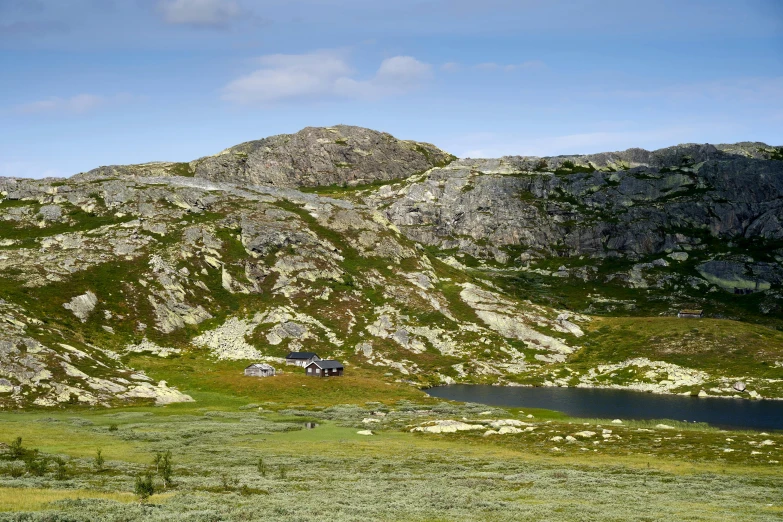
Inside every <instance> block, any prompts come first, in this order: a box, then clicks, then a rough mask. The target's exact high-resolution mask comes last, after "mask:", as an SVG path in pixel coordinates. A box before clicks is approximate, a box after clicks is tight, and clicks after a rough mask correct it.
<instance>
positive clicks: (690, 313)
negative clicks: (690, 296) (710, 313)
mask: <svg viewBox="0 0 783 522" xmlns="http://www.w3.org/2000/svg"><path fill="white" fill-rule="evenodd" d="M677 317H680V318H683V317H686V318H692V319H700V318H702V317H704V311H703V310H696V309H684V310H680V311H679V313H678V314H677Z"/></svg>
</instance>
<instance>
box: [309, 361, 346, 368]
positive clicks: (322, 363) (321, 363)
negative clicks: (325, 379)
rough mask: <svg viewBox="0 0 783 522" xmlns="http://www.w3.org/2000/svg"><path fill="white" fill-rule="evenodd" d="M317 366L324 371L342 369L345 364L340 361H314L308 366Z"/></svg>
mask: <svg viewBox="0 0 783 522" xmlns="http://www.w3.org/2000/svg"><path fill="white" fill-rule="evenodd" d="M313 364H315V365H316V366H318V367H319V368H321V369H322V370H332V369H335V370H337V369H340V368H343V363H341V362H340V361H313V362H311V363H310V364H308V366H310V365H313Z"/></svg>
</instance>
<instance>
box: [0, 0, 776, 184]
mask: <svg viewBox="0 0 783 522" xmlns="http://www.w3.org/2000/svg"><path fill="white" fill-rule="evenodd" d="M0 67H1V69H0V70H2V81H0V176H25V177H42V176H69V175H72V174H75V173H77V172H81V171H86V170H89V169H91V168H94V167H96V166H99V165H108V164H123V163H139V162H144V161H155V160H172V161H187V160H191V159H194V158H197V157H200V156H204V155H208V154H213V153H216V152H218V151H220V150H222V149H224V148H226V147H229V146H231V145H235V144H237V143H240V142H243V141H248V140H252V139H258V138H262V137H265V136H269V135H273V134H280V133H288V132H296V131H297V130H299V129H301V128H303V127H306V126H324V125H334V124H338V123H345V124H352V125H361V126H366V127H371V128H374V129H378V130H383V131H387V132H390V133H392V134H394V135H395V136H398V137H400V138H405V139H417V140H423V141H429V142H432V143H434V144H436V145H438V146H440V147H442V148H444V149H446V150H448V151H449V152H452V153H454V154H456V155H459V156H471V157H480V156H490V157H494V156H500V155H504V154H531V155H552V154H568V153H589V152H599V151H605V150H621V149H625V148H628V147H634V146H638V147H644V148H648V149H650V148H658V147H663V146H668V145H673V144H676V143H683V142H698V143H704V142H712V143H715V142H735V141H746V140H752V141H764V142H767V143H769V144H773V145H783V2H781V1H779V0H744V1H740V0H736V1H727V0H679V1H673V0H657V1H643V0H627V1H621V0H582V1H576V0H570V1H569V0H547V1H545V0H516V1H507V0H482V1H477V0H470V1H467V0H451V1H447V0H397V1H395V2H380V1H379V2H374V1H370V0H363V1H359V0H259V1H250V0H0Z"/></svg>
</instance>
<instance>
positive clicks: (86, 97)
mask: <svg viewBox="0 0 783 522" xmlns="http://www.w3.org/2000/svg"><path fill="white" fill-rule="evenodd" d="M138 99H139V98H138V97H136V96H133V95H131V94H127V93H123V94H117V95H114V96H100V95H97V94H88V93H84V94H77V95H75V96H71V97H70V98H61V97H59V96H53V97H51V98H46V99H43V100H36V101H32V102H28V103H23V104H20V105H17V106H15V107H14V108H13V112H15V113H17V114H28V115H34V114H60V115H71V116H74V115H80V114H85V113H88V112H92V111H94V110H96V109H99V108H102V107H106V106H108V105H115V104H121V103H129V102H132V101H135V100H138Z"/></svg>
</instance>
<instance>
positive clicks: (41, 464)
mask: <svg viewBox="0 0 783 522" xmlns="http://www.w3.org/2000/svg"><path fill="white" fill-rule="evenodd" d="M24 466H25V469H26V470H27V472H28V473H29V474H30V475H35V476H36V477H42V476H44V475H45V474H46V471H47V470H48V469H49V459H48V458H46V457H42V458H40V459H39V458H38V451H35V452H33V453H32V454H30V456H29V458H27V459H25V461H24Z"/></svg>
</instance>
